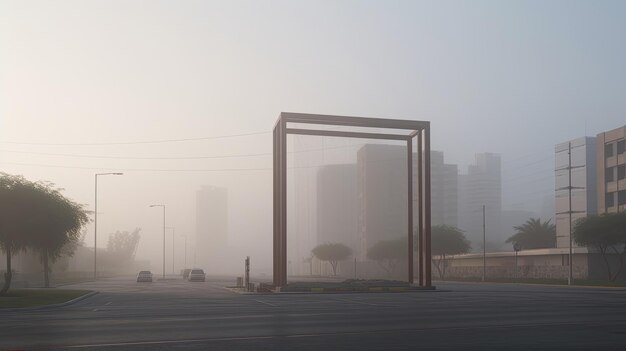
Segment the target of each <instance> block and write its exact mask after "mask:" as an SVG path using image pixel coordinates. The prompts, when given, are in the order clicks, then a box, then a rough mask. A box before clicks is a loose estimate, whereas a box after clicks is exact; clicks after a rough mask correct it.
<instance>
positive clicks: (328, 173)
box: [317, 163, 358, 251]
mask: <svg viewBox="0 0 626 351" xmlns="http://www.w3.org/2000/svg"><path fill="white" fill-rule="evenodd" d="M356 177H357V176H356V164H353V163H352V164H336V165H326V166H322V167H320V169H319V170H318V173H317V244H318V245H319V244H324V243H342V244H344V245H347V246H348V247H350V248H351V249H352V250H353V251H355V250H356V249H357V248H358V215H357V213H358V211H357V210H358V201H357V200H358V198H357V181H356Z"/></svg>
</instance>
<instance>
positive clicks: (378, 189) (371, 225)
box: [356, 144, 459, 255]
mask: <svg viewBox="0 0 626 351" xmlns="http://www.w3.org/2000/svg"><path fill="white" fill-rule="evenodd" d="M406 153H407V150H406V147H405V146H401V145H388V144H367V145H364V146H363V147H361V148H360V149H359V150H358V152H357V168H356V172H357V194H358V195H357V197H358V206H359V210H358V223H359V233H360V234H359V236H360V243H361V248H360V249H359V251H360V252H362V253H363V255H364V253H365V252H366V250H367V248H369V247H371V246H372V245H374V244H376V242H378V241H380V240H390V239H395V238H399V237H405V236H406V231H407V229H406V222H407V178H406V177H407V168H406V167H407V165H406V163H407V162H406V157H407V156H406V155H407V154H406ZM430 155H431V176H432V178H431V223H432V225H440V224H445V225H450V226H458V185H459V178H458V166H457V165H453V164H446V163H445V162H444V154H443V152H441V151H431V154H430ZM413 175H414V178H413V199H414V204H413V208H414V210H416V209H417V208H418V204H417V199H418V193H417V192H418V186H417V176H416V175H417V155H415V154H414V155H413ZM414 223H416V225H417V219H416V218H414Z"/></svg>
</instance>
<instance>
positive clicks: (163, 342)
mask: <svg viewBox="0 0 626 351" xmlns="http://www.w3.org/2000/svg"><path fill="white" fill-rule="evenodd" d="M541 326H546V327H550V326H553V327H554V326H581V327H584V326H585V325H584V324H581V323H575V322H564V323H531V324H528V323H521V324H510V325H506V324H500V325H482V326H463V327H461V326H451V327H419V328H399V329H384V330H356V331H343V332H335V333H315V334H305V333H302V334H291V335H264V336H242V337H214V338H202V339H183V340H155V341H134V342H132V341H131V342H116V343H103V344H83V345H68V346H53V347H48V348H47V349H52V350H56V349H85V348H96V347H112V346H139V345H167V344H181V345H182V344H190V343H200V342H204V343H206V342H216V341H242V340H243V341H245V340H262V339H280V338H307V337H308V338H310V337H315V338H319V337H327V336H341V335H362V334H372V333H375V334H385V333H407V332H421V333H424V332H430V331H456V330H464V331H469V330H476V329H479V330H480V329H488V330H492V329H516V328H537V327H541Z"/></svg>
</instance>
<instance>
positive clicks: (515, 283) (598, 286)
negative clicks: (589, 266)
mask: <svg viewBox="0 0 626 351" xmlns="http://www.w3.org/2000/svg"><path fill="white" fill-rule="evenodd" d="M438 282H441V283H444V284H445V283H452V284H468V285H469V284H472V285H486V284H494V285H523V286H547V287H554V288H566V289H572V288H584V289H587V288H589V289H617V290H626V286H611V285H578V284H572V285H567V284H543V283H522V282H520V283H517V282H491V281H486V282H474V281H463V280H441V281H438Z"/></svg>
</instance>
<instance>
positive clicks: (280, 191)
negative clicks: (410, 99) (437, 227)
mask: <svg viewBox="0 0 626 351" xmlns="http://www.w3.org/2000/svg"><path fill="white" fill-rule="evenodd" d="M289 124H298V125H311V128H310V129H308V128H307V129H302V128H290V126H289ZM319 125H326V126H341V127H353V128H360V129H361V130H362V129H363V128H378V129H382V128H384V129H391V130H393V131H390V133H388V134H387V133H368V132H361V131H354V132H350V131H340V130H321V129H315V126H319ZM398 131H402V133H401V132H398ZM288 134H295V135H317V136H334V137H342V138H361V139H383V140H404V141H406V146H407V159H406V160H407V171H408V178H407V179H408V189H407V190H408V204H407V205H408V223H407V239H408V250H409V252H408V265H409V266H408V275H409V276H408V282H409V284H414V278H413V276H414V274H413V262H414V258H413V215H414V213H413V139H414V138H417V188H418V189H417V190H418V191H417V194H418V195H417V196H418V201H417V203H418V206H417V207H418V209H417V210H418V211H417V215H418V231H417V240H418V265H417V270H418V285H419V286H420V287H426V288H430V287H431V251H430V234H431V233H430V225H431V223H430V214H431V212H430V122H428V121H411V120H400V119H384V118H366V117H346V116H330V115H317V114H304V113H291V112H281V114H280V116H279V117H278V121H277V122H276V125H275V126H274V147H273V155H274V167H273V171H274V211H273V212H274V224H273V226H274V261H273V265H274V267H273V268H274V271H273V273H274V286H276V287H283V286H285V285H287V135H288Z"/></svg>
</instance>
